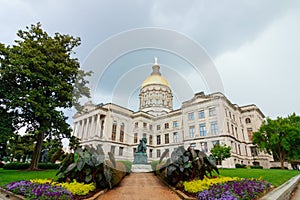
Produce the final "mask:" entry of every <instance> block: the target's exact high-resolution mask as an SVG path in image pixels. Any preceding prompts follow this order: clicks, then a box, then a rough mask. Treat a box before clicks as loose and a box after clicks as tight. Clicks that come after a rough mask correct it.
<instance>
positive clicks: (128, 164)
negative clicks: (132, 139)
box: [118, 160, 132, 174]
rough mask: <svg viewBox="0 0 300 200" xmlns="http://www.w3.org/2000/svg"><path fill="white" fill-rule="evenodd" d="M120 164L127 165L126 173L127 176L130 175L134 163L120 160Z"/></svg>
mask: <svg viewBox="0 0 300 200" xmlns="http://www.w3.org/2000/svg"><path fill="white" fill-rule="evenodd" d="M118 162H121V163H123V164H124V165H125V167H126V173H127V174H130V172H131V167H132V162H131V161H128V160H118Z"/></svg>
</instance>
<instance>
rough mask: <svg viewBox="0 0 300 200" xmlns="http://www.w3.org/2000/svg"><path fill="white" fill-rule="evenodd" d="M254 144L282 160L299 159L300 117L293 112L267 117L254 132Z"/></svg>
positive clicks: (282, 164) (281, 162) (276, 158)
mask: <svg viewBox="0 0 300 200" xmlns="http://www.w3.org/2000/svg"><path fill="white" fill-rule="evenodd" d="M253 144H256V145H257V146H258V147H259V148H260V149H261V150H264V151H266V152H267V153H269V154H270V155H271V154H273V157H274V159H275V160H279V161H280V166H281V168H282V169H284V161H286V160H293V159H299V155H300V117H299V116H297V115H296V114H292V115H290V116H288V117H286V118H282V117H277V119H274V120H272V119H270V118H267V119H266V120H265V121H264V122H263V124H262V125H261V127H260V129H259V130H258V131H257V132H255V133H254V134H253Z"/></svg>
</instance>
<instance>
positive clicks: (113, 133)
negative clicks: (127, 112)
mask: <svg viewBox="0 0 300 200" xmlns="http://www.w3.org/2000/svg"><path fill="white" fill-rule="evenodd" d="M116 136H117V123H116V122H114V123H113V125H112V132H111V139H112V140H116Z"/></svg>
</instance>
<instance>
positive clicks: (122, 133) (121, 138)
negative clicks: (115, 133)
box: [120, 123, 125, 142]
mask: <svg viewBox="0 0 300 200" xmlns="http://www.w3.org/2000/svg"><path fill="white" fill-rule="evenodd" d="M124 127H125V125H124V123H122V124H121V128H120V142H123V141H124Z"/></svg>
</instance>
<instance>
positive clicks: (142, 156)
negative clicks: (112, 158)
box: [133, 152, 148, 164]
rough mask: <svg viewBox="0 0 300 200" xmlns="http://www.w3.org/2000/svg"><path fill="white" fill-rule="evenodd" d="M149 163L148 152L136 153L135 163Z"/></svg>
mask: <svg viewBox="0 0 300 200" xmlns="http://www.w3.org/2000/svg"><path fill="white" fill-rule="evenodd" d="M147 163H148V157H147V153H141V152H139V153H135V154H134V160H133V164H147Z"/></svg>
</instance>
